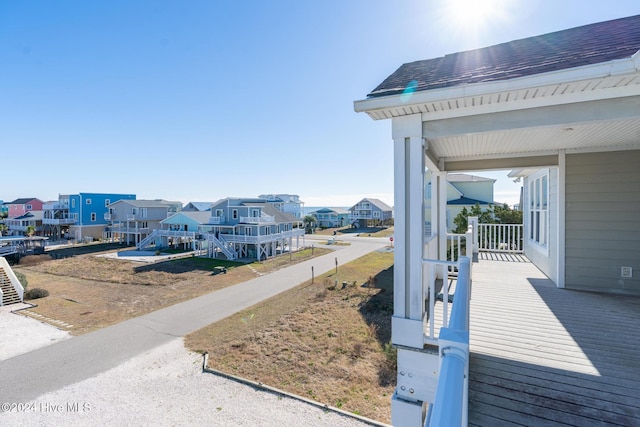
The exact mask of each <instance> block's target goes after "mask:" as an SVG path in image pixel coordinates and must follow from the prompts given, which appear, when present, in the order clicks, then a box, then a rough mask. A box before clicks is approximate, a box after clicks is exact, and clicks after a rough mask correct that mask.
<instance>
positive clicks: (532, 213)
mask: <svg viewBox="0 0 640 427" xmlns="http://www.w3.org/2000/svg"><path fill="white" fill-rule="evenodd" d="M528 211H529V212H528V214H529V241H530V242H532V243H535V244H538V245H540V246H546V245H547V235H548V234H549V172H548V171H545V172H544V173H543V174H541V175H539V176H537V177H535V178H533V179H531V180H530V181H529V206H528Z"/></svg>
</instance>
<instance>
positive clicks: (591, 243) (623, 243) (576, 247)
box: [566, 150, 640, 294]
mask: <svg viewBox="0 0 640 427" xmlns="http://www.w3.org/2000/svg"><path fill="white" fill-rule="evenodd" d="M566 164H567V169H566V287H567V288H572V289H585V290H594V291H608V292H621V293H633V294H640V150H632V151H616V152H604V153H588V154H572V155H567V158H566ZM623 266H625V267H632V268H633V278H631V279H624V278H622V277H621V267H623Z"/></svg>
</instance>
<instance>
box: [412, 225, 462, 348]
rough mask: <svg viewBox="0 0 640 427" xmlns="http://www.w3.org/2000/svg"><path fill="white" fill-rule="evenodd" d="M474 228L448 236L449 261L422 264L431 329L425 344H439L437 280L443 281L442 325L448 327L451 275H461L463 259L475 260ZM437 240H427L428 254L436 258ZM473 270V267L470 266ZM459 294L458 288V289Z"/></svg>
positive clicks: (426, 260) (432, 238) (426, 336)
mask: <svg viewBox="0 0 640 427" xmlns="http://www.w3.org/2000/svg"><path fill="white" fill-rule="evenodd" d="M472 242H473V227H472V226H469V228H468V229H467V232H466V233H465V234H447V254H448V255H447V260H439V259H423V260H422V263H423V265H424V267H425V269H424V279H425V280H426V285H427V286H423V289H424V291H425V295H423V297H424V299H425V300H428V301H429V329H428V332H427V334H426V335H425V343H429V344H437V343H438V336H437V335H436V331H435V322H434V314H435V304H436V292H435V289H436V280H437V279H438V277H439V278H441V279H442V289H441V293H442V325H443V326H444V327H447V322H448V318H449V304H450V303H449V292H450V291H451V289H449V280H448V279H449V275H450V274H452V275H454V276H455V275H456V274H457V275H459V271H458V270H459V267H458V266H459V260H460V259H461V258H462V257H466V258H468V259H473V244H472ZM436 244H437V239H436V235H433V236H431V237H430V238H429V239H427V240H426V242H425V245H426V248H425V249H426V251H425V252H426V253H427V254H428V255H430V256H435V254H436V253H437V249H436ZM469 269H471V266H469ZM456 292H457V287H456Z"/></svg>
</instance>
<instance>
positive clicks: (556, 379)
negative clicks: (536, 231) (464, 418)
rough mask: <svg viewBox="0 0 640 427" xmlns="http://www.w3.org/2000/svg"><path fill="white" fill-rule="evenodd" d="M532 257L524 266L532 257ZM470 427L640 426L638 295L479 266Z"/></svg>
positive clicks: (498, 265) (508, 265)
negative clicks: (582, 288) (570, 286)
mask: <svg viewBox="0 0 640 427" xmlns="http://www.w3.org/2000/svg"><path fill="white" fill-rule="evenodd" d="M525 261H526V260H525ZM469 425H478V426H501V425H526V426H538V425H552V426H553V425H573V426H600V425H607V426H610V425H624V426H639V425H640V298H637V297H624V296H614V295H605V294H596V293H587V292H578V291H570V290H563V289H558V288H556V286H555V285H554V284H553V283H552V282H551V281H550V280H548V279H547V278H546V276H544V275H543V274H542V273H541V272H540V271H539V270H538V269H537V268H536V267H535V266H534V265H533V264H531V263H529V262H522V261H521V260H519V261H516V262H505V261H491V260H483V259H482V258H481V259H480V262H479V263H475V264H474V265H473V284H472V301H471V359H470V381H469Z"/></svg>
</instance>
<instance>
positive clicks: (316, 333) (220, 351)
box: [185, 252, 396, 422]
mask: <svg viewBox="0 0 640 427" xmlns="http://www.w3.org/2000/svg"><path fill="white" fill-rule="evenodd" d="M370 278H371V280H370V281H371V283H372V284H373V287H372V286H368V287H363V286H362V284H363V283H364V282H366V281H367V280H369V279H370ZM392 282H393V253H381V252H374V253H371V254H369V255H366V256H364V257H362V258H360V259H358V260H355V261H353V262H351V263H349V264H345V265H344V266H341V267H340V268H339V270H338V273H337V274H336V273H335V272H333V271H332V272H330V273H326V274H324V275H322V276H320V277H318V278H316V279H315V281H314V283H311V282H306V283H303V284H301V285H300V286H298V287H296V288H294V289H292V290H290V291H287V292H284V293H282V294H280V295H277V296H275V297H273V298H271V299H269V300H266V301H263V302H262V303H260V304H258V305H256V306H253V307H251V308H249V309H247V310H244V311H242V312H240V313H237V314H236V315H233V316H230V317H228V318H226V319H224V320H222V321H220V322H217V323H215V324H212V325H209V326H207V327H205V328H203V329H201V330H199V331H196V332H194V333H192V334H190V335H188V336H187V337H186V339H185V341H186V345H187V347H188V348H190V349H192V350H194V351H208V352H209V355H210V357H209V367H210V368H213V369H217V370H220V371H223V372H227V373H230V374H234V375H239V376H241V377H244V378H248V379H251V380H255V381H259V382H262V383H264V384H268V385H271V386H273V387H277V388H280V389H283V390H286V391H289V392H292V393H295V394H297V395H300V396H305V397H308V398H311V399H314V400H317V401H320V402H323V403H326V404H329V405H332V406H336V407H338V408H342V409H344V410H347V411H351V412H353V413H356V414H360V415H363V416H366V417H370V418H373V419H376V420H380V421H385V422H390V416H391V414H390V397H391V395H392V394H393V389H394V387H395V381H396V378H395V352H394V350H392V349H391V348H390V347H389V345H388V343H389V341H390V338H391V314H392V312H393V283H392ZM336 283H337V286H336ZM343 283H344V284H345V285H343Z"/></svg>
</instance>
